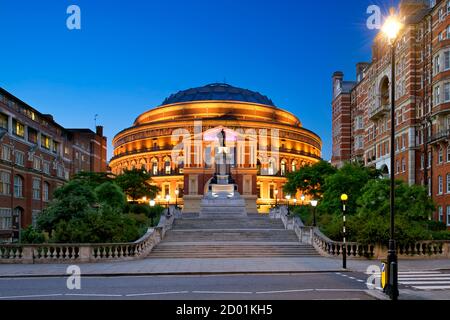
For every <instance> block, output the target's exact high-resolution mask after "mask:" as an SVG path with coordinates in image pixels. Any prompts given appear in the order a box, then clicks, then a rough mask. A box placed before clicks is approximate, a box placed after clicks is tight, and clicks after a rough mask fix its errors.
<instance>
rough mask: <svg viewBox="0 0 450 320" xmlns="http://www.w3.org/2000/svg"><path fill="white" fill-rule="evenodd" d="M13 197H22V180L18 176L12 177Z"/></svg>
mask: <svg viewBox="0 0 450 320" xmlns="http://www.w3.org/2000/svg"><path fill="white" fill-rule="evenodd" d="M14 197H16V198H22V197H23V178H22V177H21V176H19V175H16V176H14Z"/></svg>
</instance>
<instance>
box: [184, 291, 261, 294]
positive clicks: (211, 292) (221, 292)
mask: <svg viewBox="0 0 450 320" xmlns="http://www.w3.org/2000/svg"><path fill="white" fill-rule="evenodd" d="M192 293H199V294H253V292H228V291H192Z"/></svg>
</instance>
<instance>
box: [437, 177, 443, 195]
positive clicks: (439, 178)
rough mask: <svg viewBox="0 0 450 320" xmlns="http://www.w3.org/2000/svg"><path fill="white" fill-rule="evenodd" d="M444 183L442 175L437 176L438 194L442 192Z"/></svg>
mask: <svg viewBox="0 0 450 320" xmlns="http://www.w3.org/2000/svg"><path fill="white" fill-rule="evenodd" d="M443 189H444V183H443V180H442V176H438V194H439V195H441V194H443V193H444V190H443Z"/></svg>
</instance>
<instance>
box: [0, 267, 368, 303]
mask: <svg viewBox="0 0 450 320" xmlns="http://www.w3.org/2000/svg"><path fill="white" fill-rule="evenodd" d="M364 277H365V275H364V274H358V273H354V274H351V273H345V274H343V273H306V274H305V273H303V274H292V275H273V274H271V275H235V276H176V277H174V276H170V277H169V276H167V277H164V276H155V277H148V276H143V277H136V276H134V277H109V278H107V277H81V278H80V284H81V289H80V290H77V289H74V290H69V289H68V288H67V279H68V278H67V277H65V278H63V277H58V278H3V279H0V300H73V299H75V300H77V299H82V300H93V299H94V300H111V299H120V300H123V299H131V300H141V299H148V300H303V299H307V300H312V299H317V300H327V299H332V300H340V299H344V300H350V299H357V300H360V299H362V300H372V299H373V298H372V296H370V295H368V294H367V293H366V291H367V290H368V288H367V286H366V284H365V281H366V279H365V278H364ZM71 283H72V284H76V282H71Z"/></svg>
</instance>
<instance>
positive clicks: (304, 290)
mask: <svg viewBox="0 0 450 320" xmlns="http://www.w3.org/2000/svg"><path fill="white" fill-rule="evenodd" d="M314 290H315V289H298V290H280V291H261V292H256V294H271V293H294V292H311V291H314Z"/></svg>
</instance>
